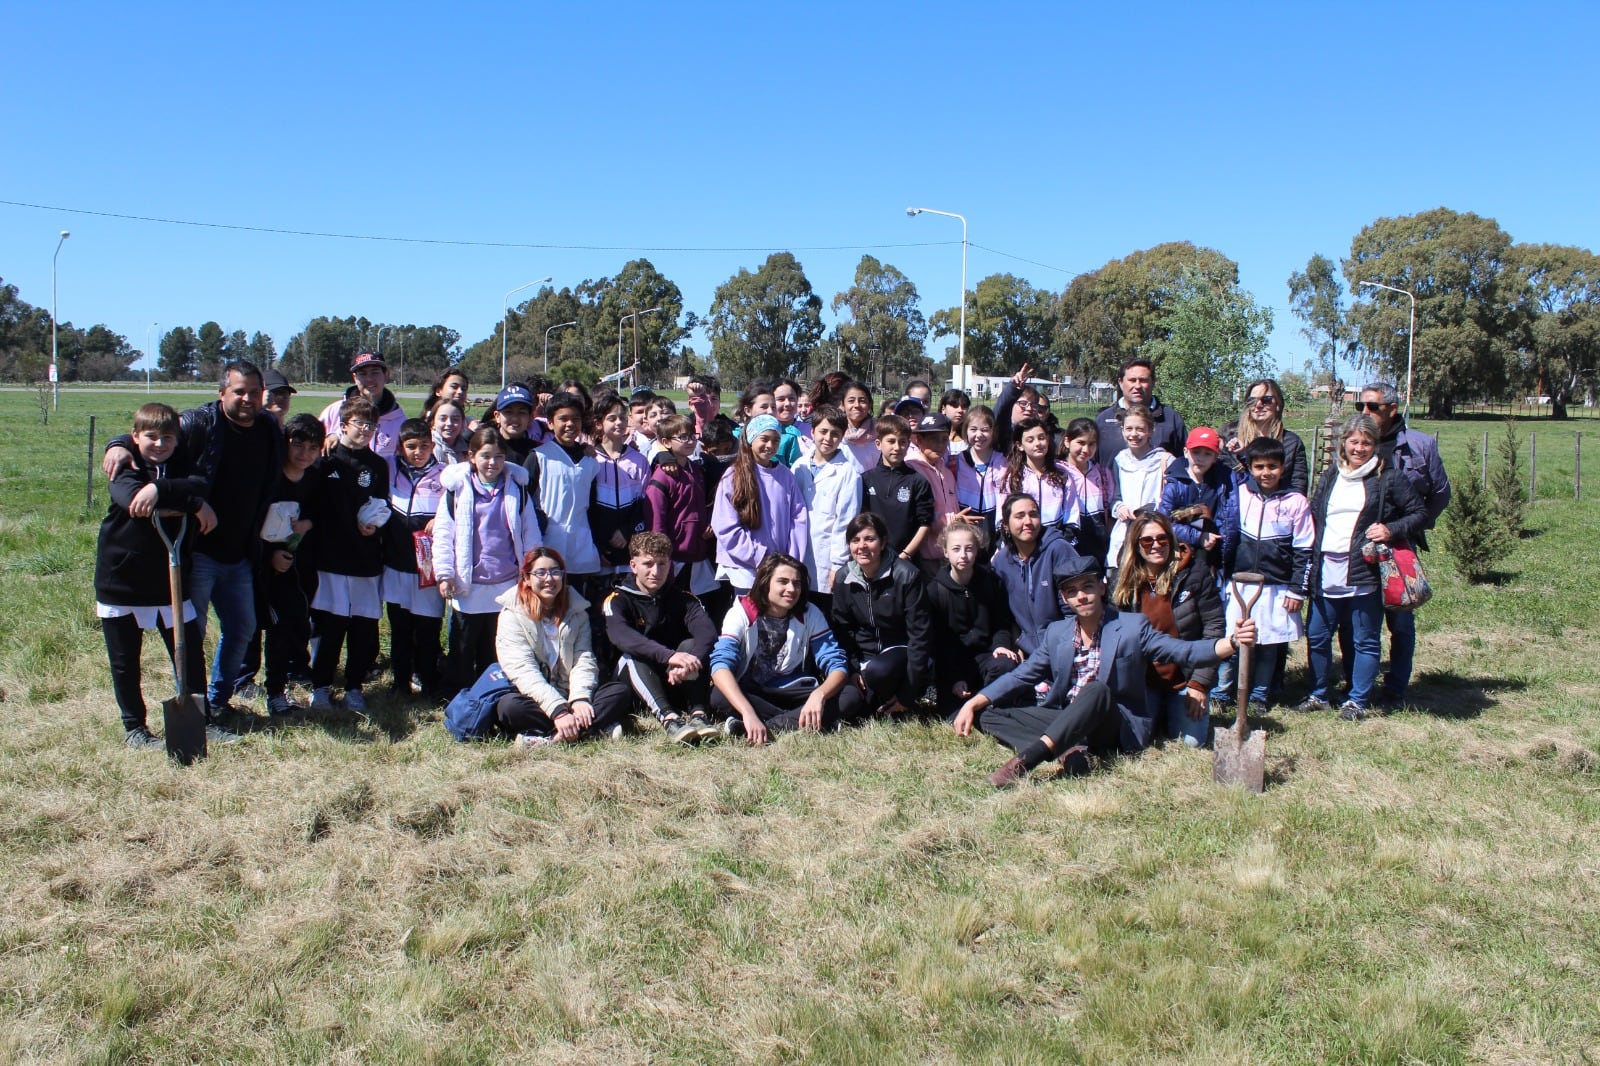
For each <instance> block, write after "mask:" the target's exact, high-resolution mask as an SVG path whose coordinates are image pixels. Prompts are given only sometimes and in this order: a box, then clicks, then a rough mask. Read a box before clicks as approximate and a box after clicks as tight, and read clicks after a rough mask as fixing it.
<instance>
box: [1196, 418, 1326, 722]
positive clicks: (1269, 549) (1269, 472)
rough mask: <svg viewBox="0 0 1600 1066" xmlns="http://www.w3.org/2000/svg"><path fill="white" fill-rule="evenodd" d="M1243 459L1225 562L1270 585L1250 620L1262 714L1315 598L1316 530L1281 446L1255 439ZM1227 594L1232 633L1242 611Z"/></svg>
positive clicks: (1253, 682) (1226, 530)
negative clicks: (1312, 593) (1292, 484)
mask: <svg viewBox="0 0 1600 1066" xmlns="http://www.w3.org/2000/svg"><path fill="white" fill-rule="evenodd" d="M1240 459H1241V461H1242V463H1243V465H1244V468H1245V469H1246V470H1247V471H1248V472H1249V476H1248V477H1247V478H1246V479H1245V480H1244V481H1242V482H1240V483H1239V485H1238V486H1237V488H1236V490H1235V491H1234V494H1233V496H1232V497H1231V499H1230V500H1229V502H1228V504H1227V509H1226V510H1225V511H1224V512H1223V515H1222V521H1221V523H1220V525H1221V527H1222V563H1223V570H1224V572H1225V573H1226V574H1228V575H1232V574H1235V573H1245V572H1254V573H1258V574H1261V575H1262V576H1263V577H1265V578H1266V579H1267V580H1266V584H1265V585H1263V586H1262V589H1261V598H1260V599H1259V600H1257V601H1256V605H1255V608H1254V610H1253V612H1252V614H1251V617H1252V618H1253V619H1254V620H1255V623H1256V660H1255V662H1254V664H1253V666H1252V669H1251V675H1252V676H1251V678H1250V702H1251V703H1252V704H1254V705H1257V706H1259V707H1260V708H1261V709H1263V710H1264V709H1265V707H1266V703H1267V696H1268V692H1269V689H1270V687H1271V683H1272V678H1273V675H1274V674H1275V673H1276V672H1277V671H1278V669H1279V663H1280V662H1281V661H1282V659H1283V658H1284V655H1285V653H1286V652H1287V650H1288V646H1289V645H1290V644H1291V643H1293V642H1294V641H1297V640H1299V639H1300V638H1301V637H1302V636H1303V635H1304V633H1305V630H1304V627H1303V624H1302V622H1301V617H1300V610H1301V608H1302V607H1303V606H1304V605H1305V601H1306V597H1307V596H1308V595H1310V589H1311V549H1312V547H1313V545H1314V544H1315V543H1316V531H1315V527H1314V524H1313V522H1312V519H1311V503H1310V501H1309V500H1307V499H1306V497H1305V494H1304V493H1301V492H1297V491H1295V490H1294V489H1292V488H1290V487H1289V480H1288V478H1287V477H1286V476H1285V469H1284V450H1283V443H1282V442H1281V441H1278V440H1274V439H1273V438H1271V437H1257V438H1256V439H1255V440H1253V441H1251V442H1250V443H1249V445H1248V446H1247V447H1246V448H1245V450H1244V451H1243V452H1242V453H1241V455H1240ZM1229 591H1230V595H1229V596H1228V597H1227V599H1228V626H1229V628H1230V629H1231V628H1232V627H1233V626H1234V625H1235V624H1236V623H1237V622H1238V621H1239V619H1240V617H1241V616H1242V613H1243V612H1242V610H1241V607H1242V605H1241V604H1240V603H1239V602H1238V601H1237V600H1236V599H1235V598H1234V597H1233V596H1232V595H1231V591H1232V590H1231V586H1230V589H1229ZM1246 595H1248V593H1246ZM1218 683H1219V687H1220V685H1221V684H1222V683H1223V682H1222V679H1221V678H1220V677H1219V680H1218ZM1212 694H1213V696H1215V695H1216V692H1215V691H1214V690H1213V693H1212ZM1223 698H1226V697H1225V696H1224V697H1223Z"/></svg>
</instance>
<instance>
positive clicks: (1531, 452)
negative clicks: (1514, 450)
mask: <svg viewBox="0 0 1600 1066" xmlns="http://www.w3.org/2000/svg"><path fill="white" fill-rule="evenodd" d="M1534 438H1535V434H1534V433H1533V432H1532V431H1530V432H1529V433H1528V502H1529V503H1532V502H1533V476H1534V471H1535V470H1537V469H1538V467H1539V442H1538V441H1537V440H1535V439H1534Z"/></svg>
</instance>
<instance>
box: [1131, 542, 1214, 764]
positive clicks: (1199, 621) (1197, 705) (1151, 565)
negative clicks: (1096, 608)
mask: <svg viewBox="0 0 1600 1066" xmlns="http://www.w3.org/2000/svg"><path fill="white" fill-rule="evenodd" d="M1135 518H1136V521H1135V524H1134V527H1133V530H1132V531H1131V533H1130V535H1129V537H1128V539H1127V541H1126V542H1125V543H1124V544H1123V546H1122V557H1121V559H1120V560H1119V563H1118V566H1117V584H1116V587H1115V588H1114V589H1113V590H1112V592H1111V602H1112V603H1113V604H1115V605H1116V606H1117V608H1118V609H1119V610H1123V611H1129V612H1134V613H1137V614H1142V615H1144V616H1145V617H1146V618H1148V619H1149V620H1150V625H1151V626H1152V627H1153V628H1155V629H1158V630H1160V631H1161V632H1163V633H1166V634H1168V635H1169V636H1174V637H1177V638H1178V639H1179V640H1200V639H1202V638H1209V639H1211V640H1216V639H1217V638H1218V637H1220V636H1222V634H1223V632H1224V631H1225V629H1226V618H1225V615H1224V612H1223V608H1222V597H1221V596H1219V595H1218V594H1217V583H1216V582H1215V581H1214V580H1213V579H1212V577H1211V571H1210V570H1209V569H1208V568H1207V567H1206V566H1204V565H1202V564H1199V563H1197V562H1196V561H1195V557H1194V553H1193V552H1191V551H1190V549H1189V546H1188V545H1187V544H1182V543H1180V542H1179V541H1178V538H1177V535H1176V534H1174V533H1173V531H1172V522H1171V520H1170V519H1168V518H1167V516H1166V515H1164V514H1162V513H1161V512H1160V511H1155V510H1146V511H1140V512H1139V513H1138V514H1137V515H1136V516H1135ZM1216 681H1217V668H1216V667H1215V666H1212V665H1207V666H1201V667H1197V668H1195V669H1194V670H1193V671H1192V672H1185V671H1184V670H1183V669H1182V668H1181V667H1179V666H1178V665H1177V664H1176V663H1158V662H1154V661H1152V662H1151V663H1150V665H1149V667H1148V669H1147V672H1146V683H1147V685H1148V686H1149V695H1150V717H1151V719H1153V720H1154V722H1155V726H1156V728H1158V729H1159V728H1161V727H1162V725H1163V723H1164V724H1165V726H1166V733H1167V736H1168V737H1169V738H1170V739H1173V740H1177V739H1178V738H1180V737H1181V738H1183V742H1184V743H1185V744H1187V745H1188V746H1189V747H1191V748H1200V747H1204V746H1205V744H1206V741H1207V740H1208V739H1209V736H1210V732H1211V721H1210V718H1209V716H1208V715H1207V713H1206V694H1207V693H1208V692H1210V691H1211V686H1212V685H1214V684H1216Z"/></svg>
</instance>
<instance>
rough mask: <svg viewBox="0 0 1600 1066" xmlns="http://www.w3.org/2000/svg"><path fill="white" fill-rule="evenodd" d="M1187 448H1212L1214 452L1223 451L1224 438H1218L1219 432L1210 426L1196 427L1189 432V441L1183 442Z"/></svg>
mask: <svg viewBox="0 0 1600 1066" xmlns="http://www.w3.org/2000/svg"><path fill="white" fill-rule="evenodd" d="M1183 446H1184V447H1185V448H1210V449H1211V450H1212V451H1214V452H1220V451H1221V450H1222V438H1221V437H1219V436H1217V431H1216V430H1214V429H1212V428H1211V427H1210V426H1196V427H1195V428H1194V429H1191V430H1190V431H1189V439H1188V440H1186V441H1184V442H1183Z"/></svg>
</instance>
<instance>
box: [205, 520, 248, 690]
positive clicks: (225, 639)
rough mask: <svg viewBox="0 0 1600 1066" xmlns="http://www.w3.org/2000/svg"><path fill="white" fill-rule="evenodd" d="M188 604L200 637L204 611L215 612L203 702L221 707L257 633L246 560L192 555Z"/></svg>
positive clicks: (237, 676)
mask: <svg viewBox="0 0 1600 1066" xmlns="http://www.w3.org/2000/svg"><path fill="white" fill-rule="evenodd" d="M189 601H190V602H191V603H193V604H194V613H195V615H196V616H197V618H198V619H199V622H200V636H201V638H202V639H203V638H204V637H205V632H206V622H207V618H206V611H207V610H208V609H209V608H211V607H215V608H216V609H217V623H218V625H219V626H220V627H221V628H220V630H219V632H218V634H217V651H216V655H215V656H213V657H212V660H211V683H210V685H208V686H207V687H206V700H207V701H208V702H209V703H210V704H211V705H212V706H213V707H221V706H222V705H223V704H225V703H227V702H228V697H230V696H232V695H233V685H234V682H235V681H237V680H238V679H239V668H240V666H241V665H242V664H243V663H244V653H245V649H246V648H248V647H249V646H250V638H251V637H252V636H254V635H255V631H256V590H255V575H254V574H253V572H252V570H251V567H250V563H249V561H248V560H245V559H240V560H239V561H238V562H236V563H219V562H217V561H216V560H215V559H213V558H211V557H210V556H209V555H202V554H201V553H200V552H195V553H194V567H193V569H192V570H191V571H190V574H189Z"/></svg>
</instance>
